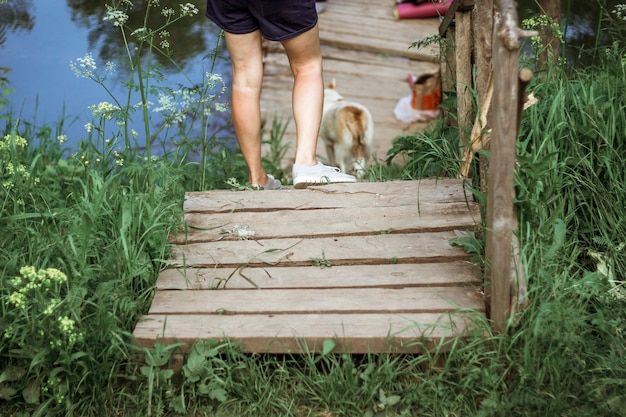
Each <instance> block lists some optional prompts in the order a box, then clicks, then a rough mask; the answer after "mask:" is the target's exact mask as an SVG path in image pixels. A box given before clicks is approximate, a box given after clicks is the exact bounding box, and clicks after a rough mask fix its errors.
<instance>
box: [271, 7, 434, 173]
mask: <svg viewBox="0 0 626 417" xmlns="http://www.w3.org/2000/svg"><path fill="white" fill-rule="evenodd" d="M394 5H395V1H394V0H329V1H328V2H327V10H326V11H325V12H324V13H321V14H320V16H319V26H320V40H321V43H322V55H323V59H324V82H325V84H329V83H330V82H331V81H332V80H333V79H335V80H336V82H337V90H338V91H339V92H340V93H341V94H342V95H343V96H344V97H345V98H346V100H351V101H357V102H360V103H362V104H364V105H365V106H367V107H368V108H369V109H370V111H371V112H372V116H373V118H374V125H375V127H374V130H375V143H374V151H375V155H376V157H377V158H378V159H379V160H385V159H386V157H387V151H388V150H389V149H390V148H391V143H392V140H393V138H395V137H396V136H398V135H402V134H406V133H414V132H415V131H417V130H420V129H423V128H424V126H425V124H424V123H413V124H407V123H402V122H399V121H398V120H396V119H395V118H394V115H393V109H394V108H395V106H396V104H397V102H398V100H400V98H402V97H405V96H407V95H408V94H410V93H411V90H410V88H409V85H408V83H407V74H409V73H412V74H419V73H422V72H424V71H432V70H433V69H434V68H437V67H438V66H439V64H438V63H435V62H434V61H435V59H436V57H437V50H438V48H437V46H436V45H433V46H429V47H426V48H424V49H421V50H418V49H415V48H409V47H410V45H411V44H412V43H413V42H417V41H420V40H423V39H425V38H427V37H428V36H430V35H434V34H436V33H438V30H439V19H437V18H433V19H407V20H395V19H394V17H393V6H394ZM292 84H293V78H292V75H291V72H290V69H289V66H288V62H287V58H286V57H285V54H284V51H283V50H282V48H281V46H280V44H278V43H269V44H268V49H267V54H266V58H265V78H264V84H263V91H262V96H261V102H262V112H263V115H264V118H265V120H266V121H267V122H268V123H269V124H270V125H271V121H272V119H273V117H274V115H277V116H278V117H279V118H280V119H281V120H283V121H287V120H291V119H290V118H291V117H292V112H291V87H292ZM284 139H285V143H288V144H291V147H290V149H289V152H288V155H287V158H286V160H285V165H286V167H290V165H291V164H292V163H293V156H294V155H295V125H294V123H293V121H291V122H290V123H289V125H288V126H287V130H286V133H285V138H284ZM318 154H319V155H320V157H321V159H322V160H325V159H324V158H325V157H326V150H325V149H324V144H323V143H322V142H321V141H320V142H319V143H318Z"/></svg>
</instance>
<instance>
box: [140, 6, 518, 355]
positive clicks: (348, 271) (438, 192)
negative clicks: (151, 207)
mask: <svg viewBox="0 0 626 417" xmlns="http://www.w3.org/2000/svg"><path fill="white" fill-rule="evenodd" d="M487 3H489V4H491V1H490V0H485V2H481V4H487ZM512 4H513V3H512V2H511V1H510V0H500V2H499V4H498V6H499V8H500V10H501V11H502V12H503V14H504V15H505V17H507V19H505V20H503V21H504V22H506V23H505V24H504V25H503V28H504V30H505V32H502V33H504V35H503V36H499V37H494V48H493V50H494V54H497V55H498V57H497V58H498V59H499V62H500V64H501V65H503V66H504V70H503V71H501V72H499V73H495V74H494V75H493V77H491V76H488V77H487V78H489V79H490V78H493V80H492V82H491V85H493V84H495V85H496V87H495V88H491V91H493V90H494V89H495V91H503V92H512V93H513V95H512V96H511V97H508V95H507V94H504V93H503V94H497V95H496V97H495V100H494V101H495V103H498V105H499V106H500V107H502V108H504V112H505V114H504V115H496V116H495V118H494V122H493V128H492V129H490V130H487V127H491V122H488V123H487V122H485V117H483V116H484V115H481V114H477V122H476V123H480V125H479V126H478V125H477V124H475V125H474V130H477V132H478V133H475V132H474V131H472V136H471V138H468V142H467V145H468V148H469V149H473V150H474V151H475V150H477V149H478V147H479V146H480V145H484V146H488V145H487V143H486V141H484V136H485V135H487V134H488V133H489V132H490V134H491V135H490V137H491V138H493V139H492V140H491V142H492V143H491V151H492V155H493V154H494V153H495V154H496V155H498V160H497V161H496V160H493V157H492V160H491V161H490V162H491V166H490V167H489V172H490V175H489V183H488V185H489V193H488V198H489V202H488V204H487V210H488V213H487V219H486V226H487V254H486V256H487V264H486V270H485V271H479V270H477V268H476V267H475V266H474V265H473V264H472V263H471V261H470V254H468V253H466V252H465V251H464V250H463V248H462V247H461V246H458V245H453V244H452V243H453V241H454V239H458V238H459V237H461V238H462V237H464V236H467V234H468V233H472V232H473V231H474V230H475V229H476V228H477V227H478V226H479V225H480V224H481V222H482V220H481V218H480V213H479V209H478V206H477V204H476V203H475V202H474V201H473V199H472V197H471V196H470V195H468V193H467V191H466V190H465V186H464V181H465V180H464V179H463V178H459V179H443V178H437V179H422V180H418V181H393V182H383V183H367V182H361V183H357V184H338V185H327V186H317V187H310V188H308V189H304V190H295V189H293V188H291V187H285V189H283V190H278V191H271V192H265V191H264V192H259V191H206V192H199V193H187V194H186V197H185V203H184V210H185V213H186V214H185V221H186V224H187V225H188V231H187V232H186V233H183V234H180V235H177V236H172V238H171V242H172V243H173V244H174V256H173V258H172V259H171V261H170V264H169V267H168V269H165V270H164V271H162V272H161V274H160V277H159V279H158V282H157V285H156V292H155V296H154V300H153V303H152V306H151V308H150V311H149V312H148V314H146V315H145V316H144V318H143V319H142V320H141V321H140V322H139V324H138V325H137V327H136V329H135V331H134V336H135V337H136V339H137V343H138V344H139V345H142V346H152V345H153V344H154V342H155V341H156V340H161V341H162V342H164V343H169V342H175V341H179V342H185V343H187V344H188V343H192V342H194V341H195V340H197V339H207V338H211V339H229V340H231V341H232V342H236V343H240V344H241V346H242V348H243V350H244V351H248V352H269V353H280V352H303V351H320V350H323V349H324V346H328V344H327V343H326V341H332V343H331V344H332V345H334V346H335V351H344V352H353V353H365V352H419V351H421V350H423V349H425V348H426V349H427V348H431V347H433V346H435V345H443V344H444V343H445V341H446V340H450V339H451V338H454V337H456V336H464V335H469V334H472V333H476V332H479V333H480V334H482V332H484V329H485V327H484V326H483V324H484V323H485V321H486V319H489V320H490V322H491V323H492V324H493V328H494V330H495V331H498V330H500V329H502V328H503V326H504V323H505V321H506V320H507V318H508V316H509V315H510V314H511V313H512V312H513V310H515V308H516V306H515V304H514V303H515V302H518V303H520V302H521V301H520V300H521V298H520V297H522V296H523V295H524V294H523V293H522V292H520V291H517V289H518V288H523V285H522V284H523V283H522V278H523V277H521V276H520V274H519V271H520V270H521V268H519V264H517V263H516V261H517V259H518V257H517V256H516V255H517V254H516V252H515V250H516V247H518V246H516V240H515V235H514V231H515V229H516V220H515V217H514V210H513V205H512V200H511V197H512V195H513V192H512V190H513V188H512V185H513V184H512V165H511V164H512V162H511V161H513V160H514V158H515V155H514V141H515V136H516V133H515V132H516V123H517V120H518V117H519V111H520V108H521V107H520V106H519V100H520V97H521V93H522V92H523V89H520V88H519V85H518V84H519V81H518V77H517V73H516V72H514V71H513V69H512V68H513V67H515V68H517V65H518V63H517V59H516V56H517V55H516V54H517V53H518V49H516V48H517V47H518V46H516V45H515V40H516V39H517V38H516V36H517V35H516V34H515V33H514V32H515V31H514V29H515V28H516V26H515V22H516V19H517V17H516V14H515V9H514V7H513V6H512ZM392 6H393V1H391V0H389V1H388V2H385V3H384V4H382V5H381V4H380V2H379V1H376V0H337V1H333V0H331V1H330V2H329V5H328V11H327V12H326V13H325V14H323V15H322V16H321V18H320V25H321V32H322V41H323V43H324V51H325V52H324V54H325V65H326V67H325V69H326V70H327V74H329V76H330V77H332V78H337V79H339V81H340V82H339V85H340V86H341V85H342V83H344V84H343V85H345V88H344V89H343V90H342V93H343V94H344V95H345V96H347V97H351V98H355V99H356V100H358V101H361V102H364V103H365V104H367V105H368V106H369V107H370V108H371V109H372V111H373V113H374V118H375V120H376V126H377V135H376V139H377V141H378V154H379V155H384V153H386V150H387V149H388V148H389V145H390V143H391V140H392V139H393V137H395V136H396V135H398V134H400V133H402V132H406V131H407V129H417V128H419V126H406V125H402V124H400V123H398V122H397V121H395V120H394V119H393V115H392V108H393V105H395V102H396V100H397V99H398V98H399V97H400V96H402V95H403V94H406V92H407V91H406V89H404V88H405V87H402V89H401V87H400V86H401V85H406V84H405V76H406V73H407V70H408V71H409V72H411V70H415V69H418V68H425V67H424V66H428V65H432V63H431V62H424V59H425V56H424V55H423V54H421V53H418V52H411V51H408V50H407V49H406V48H407V45H408V44H410V43H411V42H415V41H419V40H420V39H423V38H424V37H426V36H428V35H429V34H431V29H432V31H433V32H434V31H436V30H442V33H444V34H445V33H448V32H450V31H451V28H452V26H451V24H452V23H455V21H456V25H457V27H458V26H459V24H465V23H466V24H468V25H469V26H468V28H464V27H461V28H460V29H461V30H460V31H459V30H458V29H457V34H456V36H457V37H461V39H458V40H459V41H461V40H463V39H465V37H466V35H467V33H468V32H467V31H471V28H472V26H476V25H477V26H478V28H479V29H478V30H479V31H484V30H485V26H484V21H483V22H481V23H474V24H472V23H471V20H470V17H469V13H471V11H472V10H473V8H474V6H473V2H471V1H469V0H465V1H459V0H455V2H454V3H453V7H452V8H451V11H450V12H449V13H451V17H450V16H446V19H444V21H443V22H442V24H441V26H439V21H438V20H437V19H435V20H434V21H425V22H421V21H403V22H397V21H394V20H393V18H392V17H391V9H392ZM488 10H489V9H488ZM490 16H492V15H490ZM476 18H477V19H479V18H478V14H477V17H476ZM483 18H484V13H483ZM490 19H491V18H490ZM477 21H478V22H479V21H480V20H477ZM464 22H465V23H464ZM511 22H514V23H513V26H511ZM498 24H500V23H498ZM395 25H402V28H403V29H398V28H399V26H395ZM422 25H425V26H424V27H426V28H427V29H425V30H424V29H423V28H422ZM507 25H508V26H507ZM415 27H420V28H422V29H419V30H417V32H415V31H414V32H410V31H411V30H413V29H414V28H415ZM466 29H467V30H466ZM506 30H508V31H506ZM408 33H410V34H408ZM401 35H402V36H403V37H401ZM496 38H501V39H496ZM465 40H466V39H465ZM398 46H399V48H400V49H402V53H400V52H394V51H398ZM394 48H395V49H394ZM279 49H280V48H277V47H276V45H269V46H268V57H267V60H266V85H265V91H264V93H263V105H264V109H265V111H266V115H269V114H279V115H288V114H289V113H290V104H289V102H290V96H289V94H290V93H289V91H290V84H289V85H288V84H286V83H287V80H288V79H290V77H287V74H286V73H285V71H286V68H287V67H286V66H285V65H286V61H284V58H283V57H281V56H282V54H281V53H280V50H279ZM470 49H472V48H470ZM475 50H476V51H478V53H480V51H481V49H480V48H476V49H475ZM483 51H484V49H483ZM471 61H472V56H471V52H470V54H469V55H468V54H465V53H463V54H457V57H456V59H455V63H456V65H457V66H458V67H457V68H456V71H457V72H458V73H460V74H461V76H462V77H464V76H465V74H466V71H465V70H464V68H465V69H467V67H468V66H470V69H471V65H472V64H471ZM489 64H490V61H489ZM490 68H491V67H490V65H489V67H488V69H487V71H488V72H487V73H489V72H490ZM413 72H419V71H413ZM478 72H479V81H480V80H483V81H484V80H485V79H486V78H485V67H482V68H481V69H480V70H479V71H478ZM507 85H508V86H509V87H510V88H509V89H508V90H507V88H505V87H506V86H507ZM466 87H467V85H462V84H460V83H459V76H458V75H457V92H458V93H459V100H460V101H462V102H463V104H460V109H459V111H463V112H468V113H467V114H465V113H464V115H463V117H461V115H460V116H459V121H460V123H461V127H465V128H471V126H463V124H469V123H471V119H470V118H469V114H471V113H472V111H471V103H469V104H468V103H467V102H466V101H464V97H465V96H466V95H467V94H468V92H467V91H465V90H466ZM407 88H408V87H407ZM340 89H341V88H340ZM478 89H479V94H480V95H481V97H482V98H481V103H487V102H490V100H491V98H490V97H489V95H490V94H491V93H488V92H487V93H486V91H487V87H486V84H485V83H484V82H483V84H481V85H479V86H478ZM518 95H519V97H518ZM468 105H469V106H470V108H469V109H468V107H467V106H468ZM482 107H483V106H482V105H481V108H482ZM485 107H486V108H489V106H488V105H486V106H485ZM507 114H508V118H507ZM476 126H478V128H476ZM468 130H469V129H468ZM289 132H290V131H289V129H288V134H287V137H288V138H289V135H290V134H291V135H293V132H291V133H289ZM470 139H471V143H470V141H469V140H470ZM511 144H513V145H511ZM511 149H513V152H512V153H511ZM320 150H321V149H320ZM470 155H471V152H470ZM467 162H468V163H469V160H468V161H467ZM287 163H289V161H287ZM509 171H510V172H509ZM460 177H463V175H460ZM516 291H517V292H516ZM440 347H441V346H440Z"/></svg>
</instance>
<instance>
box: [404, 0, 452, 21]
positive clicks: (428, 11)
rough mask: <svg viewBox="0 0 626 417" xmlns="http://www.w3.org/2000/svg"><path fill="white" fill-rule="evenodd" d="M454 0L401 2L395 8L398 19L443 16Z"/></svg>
mask: <svg viewBox="0 0 626 417" xmlns="http://www.w3.org/2000/svg"><path fill="white" fill-rule="evenodd" d="M451 3H452V0H445V1H443V2H441V3H439V2H433V1H428V2H426V3H422V4H418V5H415V4H412V3H401V4H398V5H396V6H395V8H394V9H393V15H394V17H395V18H396V19H416V18H424V17H438V16H443V15H444V14H446V12H447V11H448V8H449V7H450V4H451Z"/></svg>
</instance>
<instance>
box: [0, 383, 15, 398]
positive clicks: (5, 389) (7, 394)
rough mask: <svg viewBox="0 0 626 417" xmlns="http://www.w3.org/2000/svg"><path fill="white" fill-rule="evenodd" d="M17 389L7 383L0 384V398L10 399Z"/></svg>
mask: <svg viewBox="0 0 626 417" xmlns="http://www.w3.org/2000/svg"><path fill="white" fill-rule="evenodd" d="M16 392H17V390H15V389H13V388H11V387H9V386H8V385H4V384H0V399H2V400H7V401H8V400H10V399H11V398H13V396H14V395H15V393H16Z"/></svg>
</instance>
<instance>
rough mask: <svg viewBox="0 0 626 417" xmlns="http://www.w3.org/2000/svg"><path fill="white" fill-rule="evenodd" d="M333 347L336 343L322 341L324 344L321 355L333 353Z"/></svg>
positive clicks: (327, 340) (330, 340)
mask: <svg viewBox="0 0 626 417" xmlns="http://www.w3.org/2000/svg"><path fill="white" fill-rule="evenodd" d="M335 346H337V343H335V341H334V340H332V339H326V340H324V343H323V344H322V355H324V356H326V355H328V354H329V353H330V352H332V351H333V349H335Z"/></svg>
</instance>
